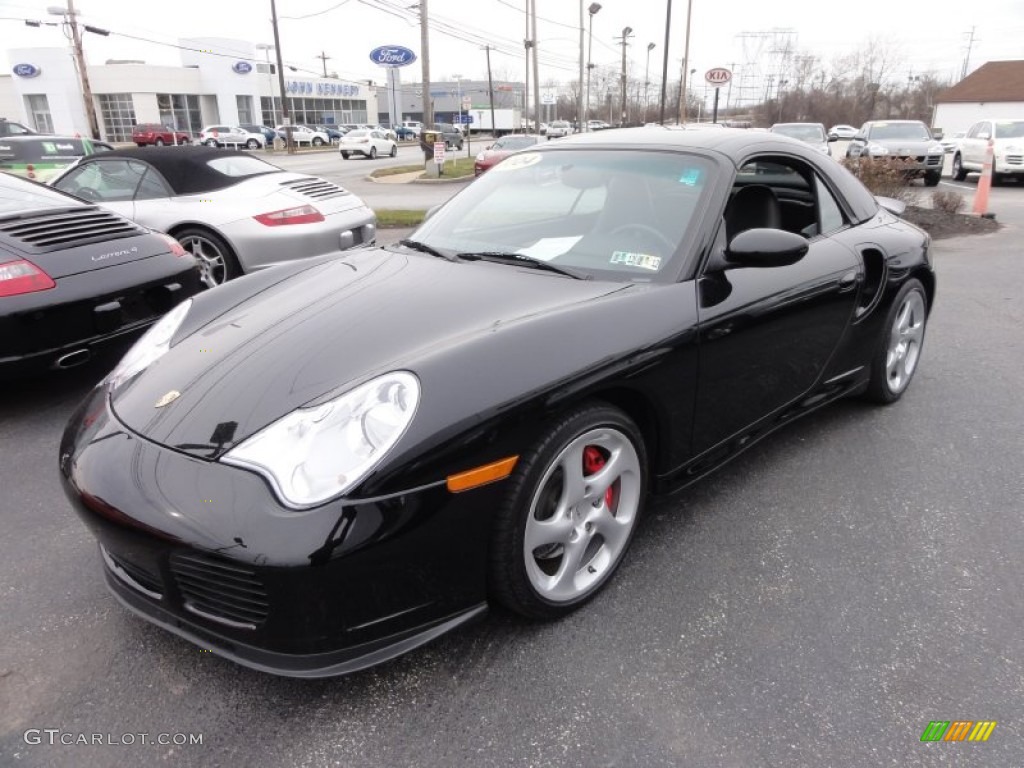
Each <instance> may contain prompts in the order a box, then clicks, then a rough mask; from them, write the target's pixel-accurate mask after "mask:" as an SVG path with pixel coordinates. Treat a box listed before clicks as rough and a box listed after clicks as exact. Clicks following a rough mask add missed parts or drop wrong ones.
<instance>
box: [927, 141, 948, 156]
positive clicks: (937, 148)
mask: <svg viewBox="0 0 1024 768" xmlns="http://www.w3.org/2000/svg"><path fill="white" fill-rule="evenodd" d="M945 151H946V150H945V149H944V148H943V146H942V145H941V144H932V145H931V146H930V147H928V154H929V155H941V154H944V153H945Z"/></svg>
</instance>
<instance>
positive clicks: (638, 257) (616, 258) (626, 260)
mask: <svg viewBox="0 0 1024 768" xmlns="http://www.w3.org/2000/svg"><path fill="white" fill-rule="evenodd" d="M612 264H625V265H626V266H627V267H640V269H650V270H652V271H653V272H657V271H658V270H659V269H661V256H651V255H650V254H647V253H630V252H629V251H615V252H614V253H613V254H612Z"/></svg>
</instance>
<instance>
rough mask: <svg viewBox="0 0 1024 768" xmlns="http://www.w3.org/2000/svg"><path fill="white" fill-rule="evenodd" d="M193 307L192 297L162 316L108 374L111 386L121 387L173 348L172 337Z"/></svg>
mask: <svg viewBox="0 0 1024 768" xmlns="http://www.w3.org/2000/svg"><path fill="white" fill-rule="evenodd" d="M191 307H192V299H186V300H185V301H183V302H181V304H179V305H178V306H176V307H175V308H174V309H172V310H171V311H170V312H168V313H167V314H166V315H164V316H163V317H162V318H160V319H159V320H158V321H157V322H156V323H155V324H154V325H153V326H152V327H151V328H150V329H149V330H148V331H146V333H145V334H144V335H143V336H142V338H141V339H139V340H138V341H137V342H135V346H133V347H132V348H131V349H129V350H128V354H126V355H125V356H124V357H122V358H121V362H120V363H118V364H117V367H116V368H115V369H114V370H113V371H112V372H111V373H110V375H109V376H107V382H108V383H109V384H110V386H111V387H119V386H120V385H121V384H122V383H123V382H125V381H128V379H130V378H131V377H132V376H134V375H136V374H137V373H140V372H141V371H144V370H146V369H147V368H149V366H151V365H152V364H153V363H155V362H156V361H157V360H159V359H160V358H161V357H163V356H164V355H165V354H166V353H167V350H169V349H170V348H171V338H172V337H173V336H174V334H175V332H176V331H177V330H178V328H180V327H181V324H182V322H184V320H185V315H187V314H188V311H189V309H190V308H191Z"/></svg>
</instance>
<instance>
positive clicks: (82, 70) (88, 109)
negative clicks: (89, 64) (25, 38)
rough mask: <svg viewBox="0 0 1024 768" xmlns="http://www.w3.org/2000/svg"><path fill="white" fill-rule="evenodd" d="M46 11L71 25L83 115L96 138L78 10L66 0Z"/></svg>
mask: <svg viewBox="0 0 1024 768" xmlns="http://www.w3.org/2000/svg"><path fill="white" fill-rule="evenodd" d="M46 12H47V13H49V14H52V15H54V16H63V17H64V23H65V24H67V25H68V26H69V27H71V41H72V43H73V44H74V52H75V64H76V65H77V66H78V76H79V78H80V79H81V81H82V98H83V99H84V100H85V117H86V119H87V120H88V121H89V133H90V135H91V137H92V138H94V139H98V138H99V137H100V124H99V121H98V120H97V119H96V105H95V104H93V101H92V87H91V86H90V85H89V70H88V69H86V66H85V54H84V53H83V52H82V34H81V32H79V30H78V21H76V20H75V15H76V14H77V13H78V11H76V10H75V3H74V0H68V5H67V8H62V7H60V6H59V5H55V6H50V7H49V8H47V9H46ZM86 29H88V30H89V31H90V32H96V33H97V34H101V35H108V34H110V33H109V32H107V31H106V30H102V29H96V28H95V27H86ZM65 34H66V32H65Z"/></svg>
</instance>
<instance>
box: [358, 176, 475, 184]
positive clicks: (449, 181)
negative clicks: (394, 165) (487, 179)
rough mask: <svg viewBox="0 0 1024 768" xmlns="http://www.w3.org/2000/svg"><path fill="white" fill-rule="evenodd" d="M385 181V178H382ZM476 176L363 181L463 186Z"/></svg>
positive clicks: (368, 177) (370, 179) (367, 179)
mask: <svg viewBox="0 0 1024 768" xmlns="http://www.w3.org/2000/svg"><path fill="white" fill-rule="evenodd" d="M382 178H384V179H386V178H387V177H386V176H384V177H382ZM475 178H476V176H460V177H459V178H457V179H409V180H408V181H382V180H381V179H379V178H376V177H374V176H364V177H363V179H364V180H365V181H372V182H373V183H374V184H465V183H466V182H467V181H472V180H473V179H475Z"/></svg>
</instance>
